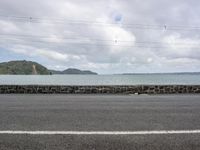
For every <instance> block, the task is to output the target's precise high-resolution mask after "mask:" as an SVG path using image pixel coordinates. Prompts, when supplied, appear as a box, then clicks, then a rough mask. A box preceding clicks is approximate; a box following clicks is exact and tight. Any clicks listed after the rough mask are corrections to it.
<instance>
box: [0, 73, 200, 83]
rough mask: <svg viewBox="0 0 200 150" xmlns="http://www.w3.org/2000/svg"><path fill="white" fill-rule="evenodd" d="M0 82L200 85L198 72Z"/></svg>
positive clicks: (6, 77)
mask: <svg viewBox="0 0 200 150" xmlns="http://www.w3.org/2000/svg"><path fill="white" fill-rule="evenodd" d="M0 84H1V85H3V84H7V85H10V84H14V85H33V84H38V85H141V84H146V85H148V84H158V85H159V84H170V85H171V84H184V85H191V84H192V85H198V84H199V85H200V74H141V75H140V74H137V75H0Z"/></svg>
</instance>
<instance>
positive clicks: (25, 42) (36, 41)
mask: <svg viewBox="0 0 200 150" xmlns="http://www.w3.org/2000/svg"><path fill="white" fill-rule="evenodd" d="M0 42H1V41H0ZM2 42H3V41H2ZM6 42H7V43H8V42H12V43H11V44H24V45H30V44H29V43H42V44H48V46H50V45H49V44H59V45H58V46H61V45H60V44H61V43H57V42H48V41H40V40H31V41H16V39H14V40H11V41H8V40H6ZM62 44H69V45H76V46H79V45H82V46H93V47H108V46H115V47H122V48H148V49H166V48H170V47H169V46H156V45H155V46H153V45H152V46H149V45H144V44H141V45H140V44H139V45H137V43H136V45H121V44H105V43H104V44H101V43H83V42H82V43H81V42H78V43H72V42H62ZM177 48H178V49H187V48H193V49H196V48H198V49H199V48H200V46H199V47H195V48H194V47H183V46H182V47H177Z"/></svg>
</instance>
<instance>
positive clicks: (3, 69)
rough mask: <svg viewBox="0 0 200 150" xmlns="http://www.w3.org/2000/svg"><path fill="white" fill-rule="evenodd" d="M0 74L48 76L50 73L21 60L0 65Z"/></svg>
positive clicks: (37, 65)
mask: <svg viewBox="0 0 200 150" xmlns="http://www.w3.org/2000/svg"><path fill="white" fill-rule="evenodd" d="M0 74H16V75H31V74H39V75H48V74H50V71H49V70H48V69H47V68H46V67H44V66H42V65H40V64H38V63H36V62H32V61H25V60H23V61H10V62H3V63H0Z"/></svg>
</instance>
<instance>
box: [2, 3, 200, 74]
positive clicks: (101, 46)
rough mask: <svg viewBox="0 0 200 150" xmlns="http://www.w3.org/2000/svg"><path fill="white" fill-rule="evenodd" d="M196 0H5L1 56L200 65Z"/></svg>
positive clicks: (121, 66) (105, 64)
mask: <svg viewBox="0 0 200 150" xmlns="http://www.w3.org/2000/svg"><path fill="white" fill-rule="evenodd" d="M199 33H200V2H199V1H198V0H146V1H144V0H143V1H141V0H34V1H27V0H0V62H4V61H9V60H31V61H37V62H38V63H41V64H43V65H45V66H46V67H48V68H50V69H57V70H64V69H66V68H69V67H70V68H79V69H86V70H92V71H96V72H98V73H100V74H113V73H144V72H147V73H150V72H191V71H192V72H194V71H200V37H199V35H200V34H199Z"/></svg>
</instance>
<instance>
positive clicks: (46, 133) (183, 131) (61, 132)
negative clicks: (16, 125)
mask: <svg viewBox="0 0 200 150" xmlns="http://www.w3.org/2000/svg"><path fill="white" fill-rule="evenodd" d="M199 133H200V130H161V131H11V130H7V131H0V134H28V135H153V134H199Z"/></svg>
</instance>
